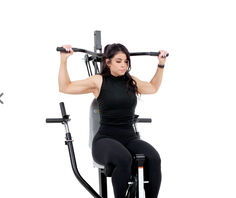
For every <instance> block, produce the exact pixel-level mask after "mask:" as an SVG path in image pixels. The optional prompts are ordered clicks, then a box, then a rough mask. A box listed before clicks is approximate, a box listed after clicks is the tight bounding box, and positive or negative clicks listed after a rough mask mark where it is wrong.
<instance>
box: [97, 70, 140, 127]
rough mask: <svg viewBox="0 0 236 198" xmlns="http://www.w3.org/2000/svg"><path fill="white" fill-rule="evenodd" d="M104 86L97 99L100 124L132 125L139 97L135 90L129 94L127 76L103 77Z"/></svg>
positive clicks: (131, 90)
mask: <svg viewBox="0 0 236 198" xmlns="http://www.w3.org/2000/svg"><path fill="white" fill-rule="evenodd" d="M102 78H103V80H102V86H101V90H100V94H99V96H98V97H97V101H98V104H99V111H100V124H105V125H132V123H133V118H134V112H135V107H136V104H137V97H136V94H135V91H134V89H133V88H131V89H130V90H129V93H128V92H127V87H126V80H125V76H124V75H123V76H117V77H116V76H113V75H111V74H110V75H108V76H102Z"/></svg>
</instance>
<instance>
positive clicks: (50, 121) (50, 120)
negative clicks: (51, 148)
mask: <svg viewBox="0 0 236 198" xmlns="http://www.w3.org/2000/svg"><path fill="white" fill-rule="evenodd" d="M62 122H63V119H62V118H47V119H46V123H62Z"/></svg>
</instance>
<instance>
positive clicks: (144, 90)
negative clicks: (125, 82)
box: [132, 50, 168, 94]
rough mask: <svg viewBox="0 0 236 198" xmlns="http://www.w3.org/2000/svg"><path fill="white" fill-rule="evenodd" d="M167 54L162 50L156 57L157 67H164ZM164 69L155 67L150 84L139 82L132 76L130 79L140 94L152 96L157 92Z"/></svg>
mask: <svg viewBox="0 0 236 198" xmlns="http://www.w3.org/2000/svg"><path fill="white" fill-rule="evenodd" d="M167 53H168V52H167V51H164V50H160V54H159V56H158V59H159V65H165V63H166V54H167ZM163 72H164V68H161V67H157V70H156V73H155V75H154V76H153V78H152V80H151V81H150V82H146V81H142V80H139V79H138V78H137V77H135V76H132V78H133V79H134V80H135V81H136V82H137V87H138V90H139V93H140V94H154V93H156V92H157V91H158V89H159V87H160V85H161V82H162V76H163Z"/></svg>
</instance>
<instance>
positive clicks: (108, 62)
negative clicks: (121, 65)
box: [106, 58, 111, 67]
mask: <svg viewBox="0 0 236 198" xmlns="http://www.w3.org/2000/svg"><path fill="white" fill-rule="evenodd" d="M106 64H107V66H109V67H110V65H111V60H110V59H109V58H106Z"/></svg>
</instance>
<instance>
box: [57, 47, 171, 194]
mask: <svg viewBox="0 0 236 198" xmlns="http://www.w3.org/2000/svg"><path fill="white" fill-rule="evenodd" d="M63 47H64V48H65V49H66V50H67V51H68V52H70V53H61V66H60V71H59V90H60V92H63V93H67V94H85V93H93V94H94V96H95V98H96V99H97V101H98V104H99V110H100V128H99V130H98V132H97V134H96V135H95V137H94V139H93V142H92V156H93V159H94V161H96V162H97V163H99V164H103V165H105V164H108V163H109V164H111V165H113V166H114V170H113V172H112V185H113V189H114V195H115V198H124V197H125V193H126V190H127V187H128V181H129V179H130V175H131V166H132V156H133V155H134V154H135V153H142V154H144V155H145V156H146V159H145V164H144V176H145V178H144V179H145V180H146V181H149V184H145V185H144V188H145V193H146V198H157V196H158V192H159V188H160V184H161V177H162V176H161V159H160V156H159V154H158V152H157V151H156V150H155V148H153V147H152V146H151V145H150V144H149V143H147V142H145V141H143V140H141V139H140V138H139V137H138V136H137V135H136V134H135V132H134V128H133V125H132V123H133V117H134V112H135V107H136V104H137V97H136V95H138V94H153V93H156V92H157V90H158V89H159V87H160V84H161V81H162V75H163V70H164V64H165V62H166V54H167V52H166V51H163V50H161V51H160V55H159V57H158V59H159V64H158V67H157V71H156V73H155V75H154V76H153V78H152V80H151V81H150V82H145V81H141V80H139V79H138V78H137V77H135V76H131V75H130V74H129V71H130V69H131V64H130V55H129V52H128V50H127V48H126V47H125V46H123V45H122V44H116V43H114V44H112V45H107V46H106V47H105V48H104V54H103V57H102V63H101V64H102V68H101V72H100V74H97V75H94V76H91V77H89V78H86V79H84V80H77V81H73V82H71V81H70V78H69V75H68V72H67V58H68V57H69V56H70V55H72V54H73V50H72V48H71V46H70V45H64V46H63Z"/></svg>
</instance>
